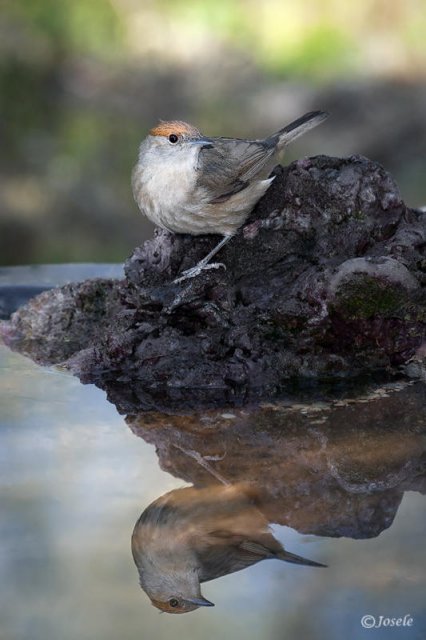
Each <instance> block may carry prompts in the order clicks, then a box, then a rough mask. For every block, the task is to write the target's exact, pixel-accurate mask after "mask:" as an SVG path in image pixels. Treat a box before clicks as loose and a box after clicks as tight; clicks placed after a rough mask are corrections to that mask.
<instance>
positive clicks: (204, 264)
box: [173, 236, 232, 284]
mask: <svg viewBox="0 0 426 640" xmlns="http://www.w3.org/2000/svg"><path fill="white" fill-rule="evenodd" d="M231 238H232V236H224V237H223V238H222V240H221V241H220V242H219V243H218V244H217V245H216V246H215V247H214V248H213V249H212V250H211V251H210V253H208V254H207V255H206V257H205V258H203V259H202V260H200V262H199V263H198V264H196V265H195V267H192V268H191V269H187V270H186V271H184V272H183V273H182V275H181V276H179V278H176V280H174V281H173V283H174V284H177V283H178V282H183V280H187V279H188V278H195V276H198V275H199V274H200V273H201V272H202V271H204V270H205V269H219V267H223V268H224V269H226V267H225V265H224V264H223V263H222V262H210V260H211V259H212V258H213V256H215V255H216V253H217V252H218V251H220V250H221V249H222V247H223V246H225V244H226V243H227V242H229V240H230V239H231Z"/></svg>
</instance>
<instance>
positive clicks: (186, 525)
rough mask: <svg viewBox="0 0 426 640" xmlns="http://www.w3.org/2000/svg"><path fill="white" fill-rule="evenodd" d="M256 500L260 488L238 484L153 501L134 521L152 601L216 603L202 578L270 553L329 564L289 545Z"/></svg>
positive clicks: (174, 605)
mask: <svg viewBox="0 0 426 640" xmlns="http://www.w3.org/2000/svg"><path fill="white" fill-rule="evenodd" d="M256 502H257V492H256V489H255V488H254V487H252V486H250V485H247V484H245V485H243V484H240V485H227V486H221V485H219V486H212V487H206V488H203V489H196V488H195V487H188V488H185V489H176V490H174V491H171V492H170V493H167V494H165V495H164V496H162V497H161V498H158V500H156V501H155V502H153V503H152V504H150V505H149V507H147V509H145V511H144V512H143V513H142V515H141V517H140V518H139V520H138V521H137V523H136V525H135V528H134V531H133V536H132V553H133V558H134V561H135V564H136V566H137V568H138V571H139V581H140V585H141V587H142V589H143V590H144V591H145V592H146V593H147V595H148V596H149V598H150V599H151V602H152V604H153V605H154V606H156V607H157V608H158V609H160V610H161V611H166V612H168V613H187V612H189V611H194V610H195V609H198V607H206V606H207V607H212V606H213V603H212V602H209V600H206V598H204V596H203V595H202V594H201V589H200V583H202V582H207V581H208V580H213V579H215V578H219V577H220V576H225V575H227V574H228V573H233V572H235V571H240V570H241V569H245V568H246V567H250V566H251V565H253V564H255V563H257V562H260V561H261V560H265V559H268V558H276V559H278V560H284V561H286V562H292V563H296V564H300V565H307V566H311V567H324V566H325V565H323V564H319V563H317V562H313V561H312V560H307V559H306V558H302V557H300V556H297V555H294V554H293V553H289V552H288V551H285V550H284V548H283V546H282V545H281V543H280V542H279V541H278V540H276V539H275V538H274V536H273V535H272V533H271V531H270V529H269V527H268V522H267V521H266V519H265V517H264V516H263V514H262V513H261V512H260V510H259V509H258V508H257V506H256Z"/></svg>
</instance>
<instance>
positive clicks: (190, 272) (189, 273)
mask: <svg viewBox="0 0 426 640" xmlns="http://www.w3.org/2000/svg"><path fill="white" fill-rule="evenodd" d="M220 267H223V268H224V269H225V270H226V266H225V265H224V264H223V262H209V263H208V264H197V265H196V266H195V267H192V268H191V269H187V270H186V271H183V272H182V275H181V276H179V278H176V280H173V284H179V282H183V281H184V280H188V279H189V278H195V277H196V276H198V275H200V273H201V272H202V271H206V270H207V269H220Z"/></svg>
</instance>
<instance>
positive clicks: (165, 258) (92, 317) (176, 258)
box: [1, 156, 426, 408]
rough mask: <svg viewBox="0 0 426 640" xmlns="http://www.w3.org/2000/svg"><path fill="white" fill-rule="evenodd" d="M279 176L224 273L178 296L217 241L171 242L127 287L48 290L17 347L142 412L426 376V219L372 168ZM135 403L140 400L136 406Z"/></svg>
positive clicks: (331, 167)
mask: <svg viewBox="0 0 426 640" xmlns="http://www.w3.org/2000/svg"><path fill="white" fill-rule="evenodd" d="M274 173H275V180H274V182H273V183H272V186H271V188H270V189H269V191H268V192H267V193H266V195H265V196H264V198H263V199H262V200H261V201H260V202H259V203H258V205H257V207H256V208H255V210H254V211H253V213H252V215H251V217H250V219H249V221H248V223H247V224H246V225H245V227H244V228H242V229H241V230H240V232H239V234H238V235H237V236H236V237H235V238H233V239H232V241H231V242H229V243H228V245H227V246H226V247H225V248H224V249H223V250H222V252H221V253H220V254H219V259H220V261H221V262H223V263H224V264H225V265H226V270H225V269H222V268H220V269H214V270H213V269H212V270H210V271H205V272H203V273H202V274H201V275H200V276H198V277H196V278H194V279H192V280H186V281H184V282H182V283H179V284H174V283H173V280H174V278H176V276H177V275H178V274H179V273H180V272H181V271H182V270H184V269H187V268H189V267H191V266H193V265H194V264H196V262H197V261H198V260H199V259H201V258H202V257H204V255H206V253H207V252H208V251H209V250H210V249H211V248H212V247H213V246H214V245H215V243H216V242H217V240H218V239H217V237H213V236H200V237H191V236H187V235H172V234H169V233H167V232H165V231H162V230H157V231H156V232H155V235H154V237H153V239H152V240H149V241H148V242H146V243H145V244H144V245H143V246H141V247H138V248H136V249H135V251H134V253H133V255H132V256H131V257H130V258H129V259H128V260H127V262H126V264H125V279H124V280H99V279H97V280H96V279H95V280H86V281H85V282H82V283H76V284H71V285H66V286H64V287H60V288H57V289H53V290H51V291H47V292H44V293H42V294H40V295H39V296H37V297H35V298H33V299H32V300H31V301H30V302H29V303H28V304H27V305H25V306H24V307H22V308H21V309H19V310H18V311H17V312H16V313H15V314H14V315H13V316H12V318H11V319H10V321H9V322H6V323H3V324H2V327H1V329H2V335H3V339H4V341H5V342H6V343H7V344H8V345H9V346H10V347H11V348H13V349H15V350H18V351H21V352H22V353H25V354H27V355H29V356H30V357H31V358H33V359H34V360H36V361H37V362H39V363H42V364H58V363H60V364H62V365H63V366H66V367H67V368H69V369H70V370H71V371H72V372H73V373H75V374H76V375H78V376H79V377H80V378H81V380H82V381H83V382H94V383H96V384H98V385H99V386H101V387H104V386H106V385H107V383H108V381H111V380H113V381H114V383H115V384H117V385H119V386H120V387H121V388H122V389H124V390H126V389H127V390H128V391H127V393H128V395H129V400H131V401H132V400H135V398H137V400H138V402H139V404H140V406H145V407H147V408H149V407H153V406H156V407H158V408H166V407H168V406H172V405H173V406H187V405H188V404H197V403H200V402H201V403H203V404H207V405H214V404H220V405H223V404H224V403H238V402H243V401H247V400H250V399H255V398H260V397H265V396H268V397H271V396H273V395H275V394H277V393H282V392H283V390H286V389H289V388H290V387H292V386H293V385H294V384H297V385H300V384H303V383H305V382H307V381H308V382H312V381H315V382H317V381H324V380H335V379H341V378H354V377H356V376H360V375H363V374H365V373H366V372H377V371H381V372H387V373H391V374H392V373H395V372H399V371H401V369H404V371H406V372H408V373H409V374H411V375H424V373H422V372H424V368H423V363H424V360H425V356H426V213H425V212H422V211H419V210H413V209H410V208H408V207H407V206H406V205H405V204H404V202H403V201H402V199H401V195H400V193H399V190H398V187H397V185H396V184H395V182H394V180H393V179H392V177H391V176H390V175H389V174H388V173H387V172H386V171H385V170H384V169H383V168H382V167H381V166H380V165H378V164H376V163H374V162H372V161H370V160H368V159H366V158H364V157H361V156H353V157H350V158H345V159H339V158H330V157H325V156H318V157H315V158H308V159H304V160H300V161H297V162H294V163H292V164H291V165H289V166H288V167H281V166H278V167H276V169H275V170H274ZM130 396H131V398H130Z"/></svg>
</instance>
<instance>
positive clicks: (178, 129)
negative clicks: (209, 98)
mask: <svg viewBox="0 0 426 640" xmlns="http://www.w3.org/2000/svg"><path fill="white" fill-rule="evenodd" d="M172 133H174V134H176V135H177V136H179V135H180V136H189V137H191V138H198V137H200V136H201V133H200V132H199V131H198V129H197V128H196V127H193V126H192V124H188V123H187V122H182V121H181V120H169V121H168V122H163V121H160V123H159V124H157V126H156V127H154V128H153V129H151V131H150V132H149V134H150V135H151V136H166V137H167V136H169V135H170V134H172Z"/></svg>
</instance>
